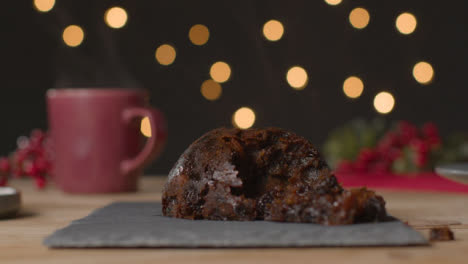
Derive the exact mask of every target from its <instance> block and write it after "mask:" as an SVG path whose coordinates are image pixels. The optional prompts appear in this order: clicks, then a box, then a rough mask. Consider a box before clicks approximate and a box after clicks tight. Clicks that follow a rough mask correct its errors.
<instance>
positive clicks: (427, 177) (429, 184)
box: [336, 173, 468, 194]
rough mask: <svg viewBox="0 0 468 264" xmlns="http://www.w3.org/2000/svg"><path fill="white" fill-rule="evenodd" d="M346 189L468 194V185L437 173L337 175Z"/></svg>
mask: <svg viewBox="0 0 468 264" xmlns="http://www.w3.org/2000/svg"><path fill="white" fill-rule="evenodd" d="M336 177H337V178H338V181H339V182H340V183H341V184H342V185H343V186H344V187H360V186H366V187H369V188H379V189H395V190H413V191H438V192H457V193H467V194H468V185H465V184H461V183H457V182H453V181H451V180H448V179H446V178H443V177H441V176H439V175H437V174H436V173H418V174H390V173H389V174H373V173H369V174H347V173H346V174H337V175H336Z"/></svg>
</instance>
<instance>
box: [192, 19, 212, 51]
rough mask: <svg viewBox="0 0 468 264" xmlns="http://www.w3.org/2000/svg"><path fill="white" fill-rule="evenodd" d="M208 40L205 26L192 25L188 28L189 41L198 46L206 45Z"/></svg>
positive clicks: (208, 34)
mask: <svg viewBox="0 0 468 264" xmlns="http://www.w3.org/2000/svg"><path fill="white" fill-rule="evenodd" d="M209 38H210V31H209V30H208V28H207V27H206V26H205V25H200V24H198V25H194V26H193V27H191V28H190V31H189V39H190V41H191V42H192V43H193V44H195V45H198V46H201V45H204V44H206V42H208V39H209Z"/></svg>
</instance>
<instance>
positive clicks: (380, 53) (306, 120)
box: [0, 0, 468, 173]
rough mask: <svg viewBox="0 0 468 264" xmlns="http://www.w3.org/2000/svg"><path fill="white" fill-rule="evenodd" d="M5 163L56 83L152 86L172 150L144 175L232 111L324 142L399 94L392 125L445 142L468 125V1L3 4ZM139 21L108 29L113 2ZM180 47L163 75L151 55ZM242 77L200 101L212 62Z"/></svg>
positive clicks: (161, 167)
mask: <svg viewBox="0 0 468 264" xmlns="http://www.w3.org/2000/svg"><path fill="white" fill-rule="evenodd" d="M2 5H3V12H2V16H1V19H2V20H3V21H2V23H1V24H2V28H3V29H2V37H1V40H2V41H1V43H2V44H1V45H2V50H1V53H2V56H1V58H2V59H1V63H2V65H3V66H2V68H1V69H2V70H1V76H2V80H3V85H2V94H1V95H0V118H1V119H0V120H2V126H1V128H2V129H1V137H0V154H3V155H6V154H8V153H9V152H10V151H12V150H13V149H14V148H15V146H16V139H17V137H18V136H20V135H27V134H28V133H29V131H30V130H31V129H33V128H42V129H46V128H47V121H46V109H45V101H44V95H45V92H46V90H47V89H49V88H52V87H59V88H63V87H144V88H146V89H149V90H150V91H151V97H152V98H151V104H152V105H153V106H156V107H158V108H160V109H161V110H162V111H163V112H164V113H165V114H166V116H167V119H168V123H169V139H168V144H167V147H166V149H165V152H164V153H163V155H162V156H161V158H160V159H158V160H157V161H156V162H155V163H154V164H153V165H152V166H151V168H149V169H148V173H167V172H168V170H169V169H170V167H171V166H172V164H173V163H174V162H175V160H176V159H177V157H178V155H179V154H180V153H181V152H182V151H183V150H184V149H185V148H186V147H187V146H188V144H190V142H192V141H193V140H194V139H196V138H197V137H199V136H200V135H201V134H202V133H204V132H205V131H207V130H210V129H212V128H216V127H219V126H231V117H232V114H233V113H234V111H235V110H236V109H238V108H239V107H241V106H249V107H251V108H252V109H254V111H255V112H256V117H257V119H256V123H255V125H254V126H255V127H264V126H280V127H284V128H288V129H290V130H293V131H296V132H297V133H298V134H300V135H303V136H305V137H307V138H309V139H310V140H311V141H312V142H314V143H315V144H316V145H318V146H320V145H321V144H322V143H323V142H324V140H325V139H326V137H327V134H328V133H329V132H330V131H331V130H332V129H333V128H335V127H337V126H339V125H342V124H343V123H344V122H346V121H348V120H350V119H353V118H356V117H364V118H369V119H370V118H373V117H376V116H380V115H379V114H378V113H377V112H376V111H375V110H374V108H373V105H372V102H373V98H374V96H375V94H377V93H378V92H379V91H382V90H388V91H391V92H392V93H393V95H394V96H395V99H396V105H395V108H394V110H393V111H392V112H391V113H390V114H388V115H385V116H384V118H385V119H387V120H389V121H391V120H401V119H405V120H409V121H412V122H415V123H422V122H425V121H434V122H435V123H436V124H437V125H439V126H440V129H441V131H442V134H447V133H449V132H452V131H455V130H467V129H468V122H467V117H466V113H467V110H468V106H467V98H468V87H467V86H466V82H467V77H468V74H467V73H466V71H467V69H468V60H467V59H468V56H467V55H468V52H467V48H466V47H468V45H467V44H468V43H467V38H468V36H467V26H468V21H467V20H468V16H467V15H466V14H467V11H468V10H467V5H468V3H467V2H466V1H461V0H460V1H423V0H419V1H406V0H395V1H375V0H368V1H349V0H348V1H347V0H343V2H342V3H341V4H339V5H337V6H330V5H328V4H326V3H325V2H324V1H321V0H320V1H319V0H317V1H309V0H301V1H299V0H291V1H247V0H245V1H175V0H174V1H149V0H148V1H143V0H141V1H111V0H100V1H91V0H88V1H65V0H62V1H60V0H58V1H57V3H56V4H55V7H54V9H53V10H52V11H50V12H47V13H40V12H37V11H36V10H35V9H34V8H33V4H32V1H25V0H22V1H3V2H2ZM115 5H118V6H122V7H123V8H125V9H126V10H127V12H128V15H129V20H128V22H127V25H126V26H125V27H124V28H122V29H118V30H116V29H111V28H109V27H108V26H107V25H106V24H105V23H104V20H103V15H104V12H105V11H106V10H107V9H108V8H109V7H112V6H115ZM358 6H362V7H364V8H366V9H367V10H368V11H369V13H370V16H371V20H370V23H369V25H368V26H367V27H366V28H365V29H363V30H357V29H354V28H353V27H351V25H350V23H349V22H348V16H349V12H350V11H351V10H352V9H353V8H355V7H358ZM404 11H408V12H411V13H413V14H414V15H415V16H416V18H417V20H418V25H417V28H416V31H415V32H414V33H413V34H411V35H402V34H400V33H399V32H398V31H397V30H396V29H395V19H396V17H397V16H398V15H399V14H400V13H402V12H404ZM270 19H277V20H279V21H281V22H282V23H283V25H284V27H285V34H284V36H283V38H282V39H281V40H280V41H278V42H269V41H267V40H265V38H264V37H263V35H262V27H263V24H264V23H265V22H266V21H268V20H270ZM70 24H78V25H80V26H81V27H82V28H83V29H84V31H85V39H84V42H83V43H82V44H81V45H80V46H79V47H76V48H70V47H67V46H66V45H65V44H64V43H63V41H62V38H61V35H62V31H63V29H64V28H65V27H66V26H68V25H70ZM194 24H204V25H206V26H207V27H208V28H209V30H210V39H209V41H208V43H207V44H206V45H203V46H195V45H193V44H192V43H191V42H190V41H189V39H188V31H189V29H190V27H191V26H192V25H194ZM164 43H170V44H171V45H173V46H174V47H175V48H176V50H177V57H176V60H175V62H174V63H173V64H172V65H170V66H161V65H160V64H158V63H157V62H156V60H155V59H154V52H155V49H156V48H157V47H158V46H159V45H161V44H164ZM219 60H222V61H226V62H227V63H229V64H230V66H231V68H232V76H231V79H230V80H229V81H228V82H226V83H224V84H222V86H223V94H222V96H221V98H220V99H219V100H217V101H213V102H211V101H207V100H206V99H204V98H203V97H202V96H201V94H200V85H201V83H202V82H203V81H204V80H206V79H208V78H209V68H210V66H211V65H212V63H214V62H216V61H219ZM421 60H424V61H428V62H430V63H431V64H432V66H433V67H434V71H435V77H434V80H433V82H432V83H431V84H429V85H421V84H419V83H417V82H416V81H415V80H414V78H413V76H412V68H413V66H414V64H415V63H416V62H418V61H421ZM293 65H301V66H302V67H304V68H305V69H306V71H307V72H308V74H309V82H308V85H307V87H306V88H305V89H304V90H302V91H296V90H293V89H291V87H290V86H289V85H288V84H287V82H286V80H285V73H286V71H287V69H288V68H289V67H291V66H293ZM350 75H357V76H359V77H360V78H361V79H362V80H363V82H364V86H365V87H364V92H363V95H362V96H361V97H359V98H358V99H356V100H351V99H349V98H347V97H346V96H345V95H344V94H343V92H342V84H343V81H344V80H345V79H346V78H347V77H348V76H350Z"/></svg>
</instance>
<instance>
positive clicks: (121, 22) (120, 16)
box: [104, 6, 128, 28]
mask: <svg viewBox="0 0 468 264" xmlns="http://www.w3.org/2000/svg"><path fill="white" fill-rule="evenodd" d="M127 20H128V15H127V11H125V9H123V8H122V7H119V6H114V7H111V8H109V9H108V10H107V11H106V13H104V21H105V22H106V24H107V25H108V26H109V27H111V28H122V27H123V26H125V24H127Z"/></svg>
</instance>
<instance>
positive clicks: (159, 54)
mask: <svg viewBox="0 0 468 264" xmlns="http://www.w3.org/2000/svg"><path fill="white" fill-rule="evenodd" d="M155 57H156V60H157V61H158V62H159V64H161V65H170V64H172V63H173V62H174V60H175V58H176V50H175V49H174V47H172V46H171V45H169V44H162V45H161V46H159V47H158V48H157V49H156V53H155Z"/></svg>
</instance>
